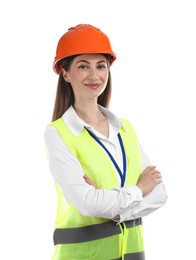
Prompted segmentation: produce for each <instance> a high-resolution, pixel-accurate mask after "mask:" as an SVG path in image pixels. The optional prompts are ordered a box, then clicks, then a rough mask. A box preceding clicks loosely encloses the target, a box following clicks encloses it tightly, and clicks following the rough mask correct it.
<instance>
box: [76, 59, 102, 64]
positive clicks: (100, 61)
mask: <svg viewBox="0 0 196 260" xmlns="http://www.w3.org/2000/svg"><path fill="white" fill-rule="evenodd" d="M80 62H85V63H88V64H90V62H89V61H87V60H79V61H78V62H77V63H76V64H78V63H80ZM103 62H105V63H106V60H99V61H98V62H97V63H103Z"/></svg>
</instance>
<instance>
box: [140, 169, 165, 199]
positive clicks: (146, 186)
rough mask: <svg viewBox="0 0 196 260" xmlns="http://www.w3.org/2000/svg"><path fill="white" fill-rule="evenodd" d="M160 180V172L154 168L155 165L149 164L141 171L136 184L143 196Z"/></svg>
mask: <svg viewBox="0 0 196 260" xmlns="http://www.w3.org/2000/svg"><path fill="white" fill-rule="evenodd" d="M161 182H162V176H161V173H160V172H159V171H158V170H156V166H149V167H147V168H146V169H145V170H144V171H143V172H142V174H141V175H140V177H139V179H138V182H137V184H136V185H137V186H138V187H139V188H140V189H141V190H142V193H143V196H145V195H146V194H148V193H149V192H151V191H152V190H153V189H154V187H155V186H156V185H157V184H159V183H161Z"/></svg>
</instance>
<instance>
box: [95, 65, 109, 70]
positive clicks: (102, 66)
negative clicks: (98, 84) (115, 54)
mask: <svg viewBox="0 0 196 260" xmlns="http://www.w3.org/2000/svg"><path fill="white" fill-rule="evenodd" d="M106 67H107V66H106V65H105V64H100V65H98V66H97V68H98V69H100V70H104V69H106Z"/></svg>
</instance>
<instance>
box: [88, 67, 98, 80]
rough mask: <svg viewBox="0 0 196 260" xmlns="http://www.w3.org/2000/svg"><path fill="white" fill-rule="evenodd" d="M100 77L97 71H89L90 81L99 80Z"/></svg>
mask: <svg viewBox="0 0 196 260" xmlns="http://www.w3.org/2000/svg"><path fill="white" fill-rule="evenodd" d="M98 78H99V77H98V75H97V70H96V69H90V70H89V74H88V79H89V80H90V81H95V80H97V79H98Z"/></svg>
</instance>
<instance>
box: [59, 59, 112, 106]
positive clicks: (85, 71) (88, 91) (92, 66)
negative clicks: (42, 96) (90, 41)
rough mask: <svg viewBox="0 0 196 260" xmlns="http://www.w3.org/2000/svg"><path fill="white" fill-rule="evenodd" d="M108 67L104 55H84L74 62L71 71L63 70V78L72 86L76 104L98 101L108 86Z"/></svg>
mask: <svg viewBox="0 0 196 260" xmlns="http://www.w3.org/2000/svg"><path fill="white" fill-rule="evenodd" d="M108 66H109V65H108V61H107V59H106V57H105V56H104V55H101V54H82V55H79V56H77V57H76V58H75V59H74V60H73V62H72V64H71V66H70V69H69V71H65V70H64V69H63V77H64V79H65V80H66V81H68V82H69V83H70V84H71V86H72V89H73V92H74V97H75V102H78V101H80V102H83V101H87V100H97V98H98V97H99V95H101V93H102V92H103V91H104V89H105V87H106V85H107V81H108V76H109V67H108Z"/></svg>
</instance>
